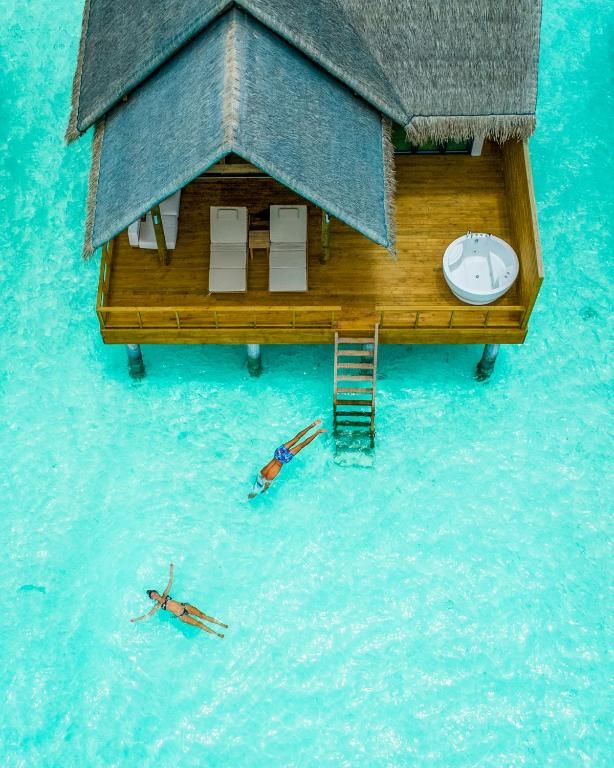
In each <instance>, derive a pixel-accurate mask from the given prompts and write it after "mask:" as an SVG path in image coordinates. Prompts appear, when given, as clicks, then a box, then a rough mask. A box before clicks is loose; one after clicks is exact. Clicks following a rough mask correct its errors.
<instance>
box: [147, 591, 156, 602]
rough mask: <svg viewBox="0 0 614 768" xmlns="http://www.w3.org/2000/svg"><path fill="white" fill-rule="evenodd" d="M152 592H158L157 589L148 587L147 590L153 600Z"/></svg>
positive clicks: (148, 595)
mask: <svg viewBox="0 0 614 768" xmlns="http://www.w3.org/2000/svg"><path fill="white" fill-rule="evenodd" d="M152 592H157V590H156V589H148V590H147V597H149V598H150V599H151V600H153V598H152V596H151V593H152Z"/></svg>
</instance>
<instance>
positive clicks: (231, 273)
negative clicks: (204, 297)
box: [209, 268, 247, 293]
mask: <svg viewBox="0 0 614 768" xmlns="http://www.w3.org/2000/svg"><path fill="white" fill-rule="evenodd" d="M209 290H210V291H211V292H216V291H217V292H219V293H234V292H239V291H246V290H247V272H246V270H245V269H216V268H213V269H210V270H209Z"/></svg>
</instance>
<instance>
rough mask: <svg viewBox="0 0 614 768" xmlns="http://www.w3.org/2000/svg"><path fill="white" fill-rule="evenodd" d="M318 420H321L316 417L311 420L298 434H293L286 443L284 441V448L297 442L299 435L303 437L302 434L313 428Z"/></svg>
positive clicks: (290, 446)
mask: <svg viewBox="0 0 614 768" xmlns="http://www.w3.org/2000/svg"><path fill="white" fill-rule="evenodd" d="M320 421H321V420H320V419H316V420H315V421H312V422H311V424H310V425H309V426H308V427H305V429H302V430H301V431H300V432H299V433H298V434H296V435H294V437H293V438H292V440H288V442H287V443H284V445H285V446H286V448H292V446H293V445H296V443H298V441H299V440H300V439H301V437H304V435H306V434H307V432H309V430H310V429H313V428H314V427H317V426H318V424H319V423H320ZM312 439H313V438H312Z"/></svg>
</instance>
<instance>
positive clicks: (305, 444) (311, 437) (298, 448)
mask: <svg viewBox="0 0 614 768" xmlns="http://www.w3.org/2000/svg"><path fill="white" fill-rule="evenodd" d="M322 432H326V430H325V429H318V431H317V432H314V434H313V435H310V436H309V437H308V438H307V439H306V440H303V442H302V443H299V444H298V445H297V446H295V447H294V448H292V449H291V451H292V453H293V454H294V455H295V456H296V454H297V453H299V451H302V450H303V448H305V446H307V445H309V443H311V441H312V440H315V439H316V437H317V436H318V435H321V434H322Z"/></svg>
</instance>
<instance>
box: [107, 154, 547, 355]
mask: <svg viewBox="0 0 614 768" xmlns="http://www.w3.org/2000/svg"><path fill="white" fill-rule="evenodd" d="M396 164H397V233H398V234H397V250H398V258H397V260H396V261H393V260H392V259H391V257H390V255H389V254H388V253H387V251H386V250H385V249H383V248H381V247H379V246H377V245H375V244H374V243H372V242H371V241H369V240H368V239H366V238H365V237H363V236H362V235H360V234H358V233H357V232H356V231H354V230H352V229H350V228H349V227H347V226H346V225H344V224H342V223H341V222H339V221H336V220H335V221H333V223H332V225H331V230H330V259H329V261H328V262H327V263H321V261H320V257H321V252H322V249H321V242H320V235H321V221H322V217H321V211H320V209H318V208H317V207H315V206H313V205H309V249H308V286H309V290H308V291H307V292H306V293H270V292H269V291H268V289H267V286H268V261H267V256H266V253H265V251H256V252H255V254H254V257H253V259H250V260H249V265H248V290H247V292H246V293H235V294H219V293H218V294H214V295H209V291H208V270H209V206H211V205H233V206H235V205H241V206H247V207H248V209H249V211H250V216H252V217H253V218H255V217H257V216H258V214H261V213H263V212H265V211H266V209H267V208H268V207H269V206H270V205H271V204H287V203H293V202H305V201H303V200H302V199H301V198H299V197H298V196H297V195H295V194H294V193H292V192H291V191H290V190H288V189H287V188H285V187H283V186H282V185H280V184H278V183H277V182H276V181H274V180H273V179H270V178H268V177H267V178H262V177H244V178H216V177H206V176H205V177H200V178H199V179H197V180H195V181H194V182H192V183H191V184H189V185H188V186H187V187H186V188H185V189H184V190H183V193H182V199H181V211H180V221H179V236H178V240H177V247H176V248H175V250H174V251H172V252H171V254H170V260H169V263H168V264H167V265H165V266H163V265H161V264H160V263H159V260H158V255H157V252H156V251H147V250H142V249H138V248H132V247H130V245H129V244H128V238H127V234H126V233H125V232H124V233H122V234H121V235H119V236H118V237H117V238H115V239H114V241H112V242H111V243H109V244H108V246H107V247H105V248H104V249H103V258H102V263H101V279H100V288H99V293H98V301H97V310H98V316H99V318H100V323H101V332H102V336H103V339H104V340H105V342H107V343H224V344H226V343H243V342H251V343H327V342H330V341H332V339H333V336H334V331H335V330H336V329H344V328H348V329H361V328H368V327H370V326H371V327H372V325H373V323H375V322H379V324H380V340H381V341H382V342H383V343H421V342H422V343H446V344H450V343H486V342H491V343H519V342H522V341H523V340H524V337H525V335H526V331H527V324H528V320H529V316H530V312H531V309H532V307H533V303H534V301H535V298H536V296H537V292H538V290H539V285H540V283H541V277H542V275H541V257H540V254H539V245H538V240H537V229H536V222H535V211H534V201H533V191H532V185H531V179H530V165H529V160H528V152H527V149H526V145H523V144H516V143H514V144H508V145H506V147H504V149H503V150H501V149H500V148H499V147H498V146H497V145H494V144H487V145H486V146H485V148H484V152H483V154H482V156H481V157H470V156H459V155H450V156H446V155H442V156H440V155H435V156H432V155H397V158H396ZM468 230H471V231H476V232H489V233H492V234H496V235H498V236H500V237H502V238H503V239H505V240H507V241H508V242H510V243H511V244H512V245H513V246H514V248H515V250H516V252H517V253H518V255H519V258H520V261H521V271H520V277H519V279H518V281H517V282H516V284H515V285H514V286H513V287H512V289H511V290H510V291H509V292H508V293H507V294H506V295H505V296H504V297H502V298H501V299H499V300H498V301H497V302H495V303H494V304H492V305H489V306H487V307H481V308H480V307H470V306H468V305H465V304H462V303H461V302H459V301H458V300H457V299H456V298H455V297H454V295H453V294H452V293H451V292H450V290H449V289H448V287H447V285H446V283H445V280H444V277H443V273H442V269H441V260H442V256H443V252H444V250H445V248H446V246H447V245H448V244H449V243H450V242H451V241H452V240H454V239H455V238H456V237H458V236H459V235H461V234H464V233H465V232H467V231H468Z"/></svg>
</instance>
